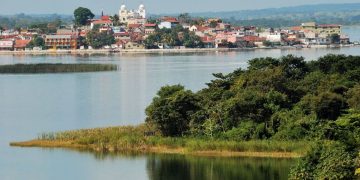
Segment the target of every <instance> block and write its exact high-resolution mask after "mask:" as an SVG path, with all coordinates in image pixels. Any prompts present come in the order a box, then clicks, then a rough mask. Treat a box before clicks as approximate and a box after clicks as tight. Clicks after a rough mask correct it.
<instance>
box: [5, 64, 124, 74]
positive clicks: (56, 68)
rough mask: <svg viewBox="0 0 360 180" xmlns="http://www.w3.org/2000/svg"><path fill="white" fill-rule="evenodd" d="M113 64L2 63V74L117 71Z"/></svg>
mask: <svg viewBox="0 0 360 180" xmlns="http://www.w3.org/2000/svg"><path fill="white" fill-rule="evenodd" d="M117 69H118V67H117V65H113V64H14V65H1V66H0V74H31V73H71V72H97V71H116V70H117Z"/></svg>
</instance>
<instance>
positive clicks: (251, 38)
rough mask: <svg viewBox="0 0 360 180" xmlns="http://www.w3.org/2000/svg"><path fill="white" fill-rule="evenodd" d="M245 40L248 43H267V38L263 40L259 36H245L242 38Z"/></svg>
mask: <svg viewBox="0 0 360 180" xmlns="http://www.w3.org/2000/svg"><path fill="white" fill-rule="evenodd" d="M242 39H243V40H245V41H248V42H260V41H265V40H266V38H262V37H259V36H244V37H242Z"/></svg>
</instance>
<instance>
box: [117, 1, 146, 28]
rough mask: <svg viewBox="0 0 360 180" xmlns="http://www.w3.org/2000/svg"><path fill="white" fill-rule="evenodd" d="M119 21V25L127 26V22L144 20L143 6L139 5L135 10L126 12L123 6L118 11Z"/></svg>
mask: <svg viewBox="0 0 360 180" xmlns="http://www.w3.org/2000/svg"><path fill="white" fill-rule="evenodd" d="M119 19H120V22H121V23H124V24H128V23H129V21H132V22H133V21H140V20H139V19H146V9H145V6H144V5H143V4H140V6H139V8H138V9H137V10H128V9H127V8H126V6H125V5H124V4H123V5H121V7H120V10H119ZM137 19H138V20H137Z"/></svg>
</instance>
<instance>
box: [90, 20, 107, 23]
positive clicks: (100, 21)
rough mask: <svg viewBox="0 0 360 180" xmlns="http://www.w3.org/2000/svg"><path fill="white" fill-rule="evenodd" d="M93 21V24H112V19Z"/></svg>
mask: <svg viewBox="0 0 360 180" xmlns="http://www.w3.org/2000/svg"><path fill="white" fill-rule="evenodd" d="M92 23H93V24H111V23H112V21H110V20H95V21H93V22H92Z"/></svg>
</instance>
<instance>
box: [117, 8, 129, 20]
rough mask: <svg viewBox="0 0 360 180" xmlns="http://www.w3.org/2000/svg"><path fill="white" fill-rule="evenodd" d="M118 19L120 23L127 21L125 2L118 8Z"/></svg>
mask: <svg viewBox="0 0 360 180" xmlns="http://www.w3.org/2000/svg"><path fill="white" fill-rule="evenodd" d="M119 19H120V22H121V23H127V22H128V10H127V9H126V6H125V4H123V5H121V7H120V10H119Z"/></svg>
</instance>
